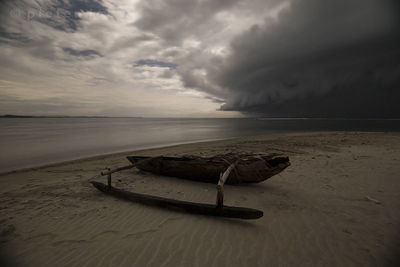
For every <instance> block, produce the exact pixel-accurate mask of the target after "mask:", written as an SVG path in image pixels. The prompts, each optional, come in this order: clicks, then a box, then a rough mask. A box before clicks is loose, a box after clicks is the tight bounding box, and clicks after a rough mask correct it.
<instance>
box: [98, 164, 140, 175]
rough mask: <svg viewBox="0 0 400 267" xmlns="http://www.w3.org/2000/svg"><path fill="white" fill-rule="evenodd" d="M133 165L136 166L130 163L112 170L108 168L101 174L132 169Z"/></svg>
mask: <svg viewBox="0 0 400 267" xmlns="http://www.w3.org/2000/svg"><path fill="white" fill-rule="evenodd" d="M133 167H135V165H133V164H132V165H128V166H123V167H119V168H116V169H114V170H111V169H110V168H107V171H103V172H101V175H103V176H104V175H109V174H111V173H114V172H119V171H122V170H127V169H131V168H133Z"/></svg>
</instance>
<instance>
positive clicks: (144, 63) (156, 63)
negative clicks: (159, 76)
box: [135, 59, 178, 69]
mask: <svg viewBox="0 0 400 267" xmlns="http://www.w3.org/2000/svg"><path fill="white" fill-rule="evenodd" d="M138 66H149V67H160V68H168V69H176V67H177V66H178V65H177V64H174V63H171V62H164V61H159V60H153V59H140V60H138V61H136V63H135V67H138Z"/></svg>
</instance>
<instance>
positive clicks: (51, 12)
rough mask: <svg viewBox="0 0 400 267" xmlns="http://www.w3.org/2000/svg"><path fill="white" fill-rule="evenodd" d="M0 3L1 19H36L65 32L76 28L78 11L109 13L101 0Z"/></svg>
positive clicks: (9, 1)
mask: <svg viewBox="0 0 400 267" xmlns="http://www.w3.org/2000/svg"><path fill="white" fill-rule="evenodd" d="M0 5H1V15H2V17H3V19H5V17H7V18H11V19H21V20H25V21H27V22H29V21H37V22H40V23H43V24H46V25H48V26H50V27H53V28H54V29H56V30H62V31H67V32H73V31H76V30H77V27H78V23H79V20H80V18H79V16H78V12H95V13H101V14H109V13H108V11H107V8H106V7H105V6H103V5H102V1H96V0H53V1H29V0H17V1H11V0H8V1H7V0H6V1H4V2H2V3H1V4H0Z"/></svg>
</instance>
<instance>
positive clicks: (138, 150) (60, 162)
mask: <svg viewBox="0 0 400 267" xmlns="http://www.w3.org/2000/svg"><path fill="white" fill-rule="evenodd" d="M235 138H240V137H229V138H217V139H204V140H199V141H188V142H177V143H170V144H167V145H161V146H157V145H156V146H149V147H144V148H140V149H137V150H126V151H118V152H111V153H104V154H96V155H91V156H84V157H81V158H76V159H70V160H62V161H57V162H53V163H43V164H40V165H37V166H28V167H24V168H21V169H15V170H9V171H0V176H3V175H7V174H12V173H18V172H25V171H33V170H40V169H43V168H48V167H57V166H59V165H63V164H73V163H76V162H81V161H88V160H96V159H101V158H104V157H109V156H118V155H125V154H127V153H136V152H139V153H140V152H143V151H147V150H154V149H160V148H168V147H175V146H180V145H190V144H197V143H203V142H204V143H207V142H215V141H222V140H229V139H235Z"/></svg>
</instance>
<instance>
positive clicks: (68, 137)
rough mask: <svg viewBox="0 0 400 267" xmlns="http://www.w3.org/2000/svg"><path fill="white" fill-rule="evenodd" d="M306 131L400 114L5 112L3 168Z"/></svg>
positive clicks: (389, 127)
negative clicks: (344, 116) (264, 115)
mask: <svg viewBox="0 0 400 267" xmlns="http://www.w3.org/2000/svg"><path fill="white" fill-rule="evenodd" d="M303 131H379V132H382V131H383V132H391V131H400V120H399V119H389V120H383V119H351V120H349V119H307V118H283V119H282V118H224V119H215V118H213V119H208V118H207V119H199V118H71V117H67V118H39V117H37V118H0V148H1V153H0V173H4V172H9V171H14V170H19V169H25V168H30V167H38V166H42V165H47V164H53V163H58V162H64V161H69V160H75V159H80V158H86V157H92V156H97V155H103V154H110V153H119V152H125V151H135V150H141V149H148V148H156V147H163V146H170V145H176V144H184V143H192V142H200V141H208V140H220V139H226V138H231V137H240V136H248V135H257V134H265V133H276V132H303Z"/></svg>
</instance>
